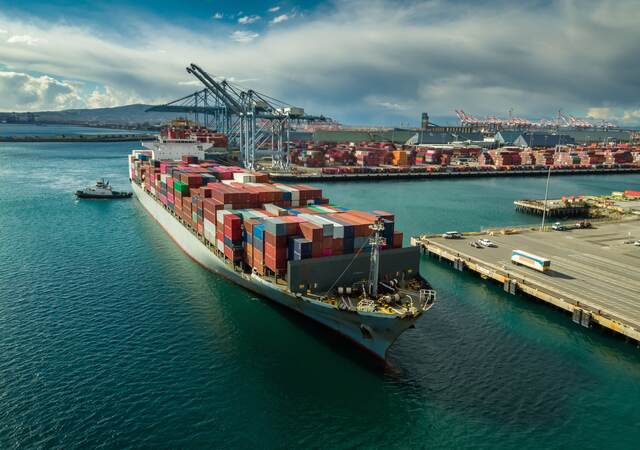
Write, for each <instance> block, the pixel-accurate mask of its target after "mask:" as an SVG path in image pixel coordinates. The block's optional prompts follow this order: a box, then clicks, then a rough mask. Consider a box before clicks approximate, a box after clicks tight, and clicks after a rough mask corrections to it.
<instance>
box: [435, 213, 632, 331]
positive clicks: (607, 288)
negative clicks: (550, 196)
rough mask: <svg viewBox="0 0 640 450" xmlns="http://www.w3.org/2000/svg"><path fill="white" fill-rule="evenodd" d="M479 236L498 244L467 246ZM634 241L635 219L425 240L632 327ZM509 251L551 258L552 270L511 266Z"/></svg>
mask: <svg viewBox="0 0 640 450" xmlns="http://www.w3.org/2000/svg"><path fill="white" fill-rule="evenodd" d="M482 238H488V239H490V240H492V241H493V242H495V243H496V244H497V246H498V247H497V248H474V247H472V246H470V245H469V243H470V242H472V241H475V240H476V239H482ZM638 239H640V220H633V221H628V222H621V223H615V224H612V223H610V224H601V225H597V226H596V227H594V228H592V229H576V230H570V231H555V232H539V231H525V232H521V233H519V234H510V235H502V234H497V235H494V236H488V235H480V236H465V238H463V239H443V238H441V237H436V238H428V240H429V241H430V242H433V243H434V244H437V245H438V246H442V247H443V248H445V249H448V250H449V251H453V252H455V253H459V254H460V255H461V256H470V257H472V258H475V259H477V260H480V261H481V262H483V263H486V264H490V265H493V266H496V267H499V268H500V269H503V270H504V271H506V272H508V273H509V274H511V275H510V276H511V277H517V278H524V279H525V280H531V281H534V282H535V283H537V284H539V285H541V286H544V287H546V288H548V289H550V290H552V291H556V292H558V293H564V294H568V295H570V296H571V297H573V298H576V299H579V300H580V301H581V303H585V304H588V305H590V306H592V307H595V308H598V309H601V310H602V311H606V312H608V313H609V314H611V315H613V316H616V317H618V318H620V319H623V320H624V321H625V322H628V323H630V324H633V325H634V326H636V327H637V326H638V325H640V247H637V246H634V245H633V244H631V243H628V241H630V240H634V241H635V240H638ZM513 250H524V251H526V252H529V253H533V254H535V255H538V256H542V257H544V258H547V259H550V260H551V271H549V272H547V273H540V272H537V271H535V270H533V269H529V268H527V267H524V266H516V265H514V264H512V263H511V252H512V251H513ZM525 282H526V281H525Z"/></svg>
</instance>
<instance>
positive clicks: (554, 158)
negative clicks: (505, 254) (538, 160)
mask: <svg viewBox="0 0 640 450" xmlns="http://www.w3.org/2000/svg"><path fill="white" fill-rule="evenodd" d="M559 149H560V136H558V145H556V149H555V151H554V152H553V163H552V164H550V165H549V170H548V171H547V186H546V187H545V189H544V205H543V207H542V224H541V225H540V231H544V220H545V219H546V218H547V200H548V199H549V180H550V179H551V166H552V165H553V164H555V161H556V155H557V154H558V151H559Z"/></svg>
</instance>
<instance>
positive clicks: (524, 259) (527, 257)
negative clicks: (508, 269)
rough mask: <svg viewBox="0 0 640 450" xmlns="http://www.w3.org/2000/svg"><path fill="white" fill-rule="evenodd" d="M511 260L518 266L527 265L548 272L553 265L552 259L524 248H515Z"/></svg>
mask: <svg viewBox="0 0 640 450" xmlns="http://www.w3.org/2000/svg"><path fill="white" fill-rule="evenodd" d="M511 262H512V263H513V264H515V265H517V266H526V267H530V268H531V269H534V270H537V271H538V272H546V271H547V270H549V267H551V261H550V260H548V259H546V258H543V257H541V256H537V255H533V254H531V253H527V252H525V251H522V250H514V251H513V253H512V254H511Z"/></svg>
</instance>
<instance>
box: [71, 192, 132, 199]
mask: <svg viewBox="0 0 640 450" xmlns="http://www.w3.org/2000/svg"><path fill="white" fill-rule="evenodd" d="M132 195H133V192H113V193H112V195H100V194H87V193H86V192H82V191H76V197H78V198H93V199H97V198H100V199H108V200H112V199H119V198H131V196H132Z"/></svg>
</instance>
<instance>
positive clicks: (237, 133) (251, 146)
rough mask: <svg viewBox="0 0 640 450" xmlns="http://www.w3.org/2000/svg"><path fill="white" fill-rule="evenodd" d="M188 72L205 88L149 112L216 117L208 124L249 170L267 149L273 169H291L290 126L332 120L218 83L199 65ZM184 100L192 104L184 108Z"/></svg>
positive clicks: (254, 92) (193, 65)
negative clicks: (258, 155) (236, 150)
mask: <svg viewBox="0 0 640 450" xmlns="http://www.w3.org/2000/svg"><path fill="white" fill-rule="evenodd" d="M187 72H188V73H189V74H191V75H193V76H194V77H196V78H197V79H198V80H199V81H200V82H201V83H202V84H203V85H204V87H205V89H204V90H202V91H198V92H197V93H195V94H192V95H190V96H187V97H183V98H182V99H178V100H175V101H173V102H171V103H167V104H166V105H160V106H155V107H153V108H150V110H153V111H175V112H192V113H194V114H197V113H201V114H204V113H206V114H207V116H205V119H206V118H208V116H211V117H213V120H209V121H210V122H213V123H214V124H215V126H216V129H217V130H218V131H221V132H222V133H225V134H226V135H227V137H228V139H229V143H230V145H231V146H232V147H236V148H239V150H240V158H241V160H242V162H243V164H244V166H245V167H246V168H248V169H255V166H256V153H257V152H258V151H259V150H266V151H270V152H271V156H272V167H273V169H275V170H288V169H289V166H290V164H291V154H290V150H289V132H290V129H291V124H292V123H302V122H328V121H330V119H328V118H326V117H324V116H311V115H307V114H305V112H304V109H302V108H298V107H294V106H291V105H289V104H287V103H285V102H282V101H280V100H277V99H275V98H273V97H269V96H268V95H265V94H261V93H259V92H257V91H255V90H253V89H248V90H244V89H242V88H240V87H239V86H237V85H235V84H233V83H230V82H229V81H227V80H222V81H217V80H216V79H215V78H214V77H212V76H211V75H209V74H208V73H207V72H205V71H204V70H203V69H201V68H200V67H199V66H197V65H196V64H190V65H189V67H187ZM196 94H197V95H196ZM185 101H188V102H189V104H188V105H185V104H184V103H185ZM198 101H200V103H199V105H200V106H198ZM203 101H204V102H205V104H203ZM207 102H208V103H207ZM207 125H209V124H207Z"/></svg>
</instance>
